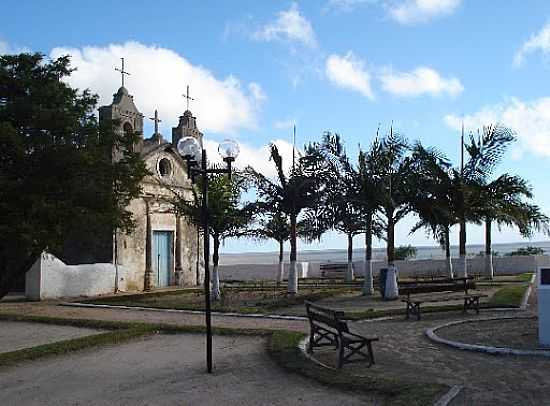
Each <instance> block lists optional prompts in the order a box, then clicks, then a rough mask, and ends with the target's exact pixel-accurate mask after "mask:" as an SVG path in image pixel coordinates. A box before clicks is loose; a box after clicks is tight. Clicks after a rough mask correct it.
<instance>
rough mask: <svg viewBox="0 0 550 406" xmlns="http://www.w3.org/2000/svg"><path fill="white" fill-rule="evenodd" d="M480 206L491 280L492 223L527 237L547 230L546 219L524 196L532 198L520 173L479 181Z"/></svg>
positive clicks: (492, 273)
mask: <svg viewBox="0 0 550 406" xmlns="http://www.w3.org/2000/svg"><path fill="white" fill-rule="evenodd" d="M478 193H479V200H478V201H479V202H480V204H481V207H480V209H479V212H480V216H481V219H483V220H484V222H485V272H486V275H487V276H488V277H489V278H490V279H493V275H494V271H493V254H492V248H491V237H492V235H491V226H492V224H493V223H496V224H497V225H498V227H499V228H500V227H501V226H503V225H506V226H515V227H517V228H518V229H519V232H520V233H521V234H522V235H523V236H524V237H530V236H531V235H532V234H533V231H535V230H536V231H541V230H544V231H546V232H548V222H549V218H548V217H547V216H546V215H544V214H543V213H542V212H541V210H540V208H539V207H538V206H536V205H534V204H530V203H528V202H525V201H524V200H523V199H524V198H525V199H531V198H532V197H533V193H532V190H531V187H530V185H529V184H528V183H527V181H526V180H524V179H522V178H521V177H519V176H511V175H508V174H503V175H501V176H499V177H498V178H497V179H495V180H493V181H492V182H490V183H488V184H480V185H479V189H478Z"/></svg>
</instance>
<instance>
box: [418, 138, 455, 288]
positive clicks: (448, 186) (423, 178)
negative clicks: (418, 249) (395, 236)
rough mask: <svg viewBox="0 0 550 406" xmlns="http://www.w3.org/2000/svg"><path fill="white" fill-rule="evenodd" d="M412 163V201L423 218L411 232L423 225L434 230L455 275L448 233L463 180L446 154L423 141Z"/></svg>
mask: <svg viewBox="0 0 550 406" xmlns="http://www.w3.org/2000/svg"><path fill="white" fill-rule="evenodd" d="M412 162H413V164H412V169H413V173H414V174H415V176H414V178H413V182H414V185H413V187H411V202H410V204H411V207H412V209H413V211H414V212H415V213H416V214H417V215H418V217H419V218H420V220H419V221H418V223H417V224H416V225H415V226H414V227H413V228H412V230H411V234H412V233H414V232H415V231H417V230H419V229H421V228H427V229H429V230H430V231H431V233H432V234H433V236H434V237H435V239H436V241H438V242H439V244H441V246H442V247H443V248H444V250H445V258H446V266H447V274H448V275H449V277H450V278H453V277H454V274H453V267H452V260H451V248H450V238H449V234H450V228H451V227H452V226H453V225H454V224H456V223H457V222H458V219H457V214H456V213H457V206H458V203H457V198H458V193H459V192H460V179H459V178H458V177H457V176H456V173H455V171H453V170H452V168H451V164H450V162H449V161H448V159H447V157H446V156H445V155H444V154H443V153H441V152H440V151H438V150H437V149H435V148H425V147H424V146H423V145H422V144H421V143H416V144H415V145H414V147H413V150H412Z"/></svg>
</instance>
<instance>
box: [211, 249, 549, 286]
mask: <svg viewBox="0 0 550 406" xmlns="http://www.w3.org/2000/svg"><path fill="white" fill-rule="evenodd" d="M307 264H308V265H307V272H306V273H307V276H309V277H318V276H321V272H320V269H319V266H320V264H319V263H318V262H309V263H307ZM395 265H396V267H397V268H398V269H399V275H401V276H413V275H415V274H420V275H431V274H436V275H439V274H440V275H446V265H445V260H444V259H425V260H424V259H422V260H413V261H395ZM458 265H459V264H458V258H455V259H453V269H455V274H456V271H457V270H458ZM484 266H485V258H484V257H473V258H468V272H469V273H476V274H479V273H484V272H485V268H484ZM539 266H550V256H548V255H537V256H533V255H529V256H513V257H494V258H493V267H494V270H495V275H499V274H500V275H506V274H520V273H524V272H536V270H537V268H538V267H539ZM384 267H386V263H385V262H383V261H374V262H373V272H374V275H377V274H378V273H379V272H380V268H384ZM354 268H355V269H356V270H357V272H356V275H357V276H362V275H361V270H362V269H363V263H362V262H359V261H357V262H354ZM277 269H278V264H237V265H220V270H219V271H220V279H221V280H231V279H235V280H275V278H276V275H277ZM344 273H345V272H343V273H342V277H343V276H344ZM302 275H303V274H300V277H303V276H302ZM287 276H288V264H285V278H286V277H287Z"/></svg>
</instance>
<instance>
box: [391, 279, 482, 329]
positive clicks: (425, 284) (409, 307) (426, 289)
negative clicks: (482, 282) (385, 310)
mask: <svg viewBox="0 0 550 406" xmlns="http://www.w3.org/2000/svg"><path fill="white" fill-rule="evenodd" d="M475 288H476V285H475V282H474V280H473V277H467V278H454V279H450V278H449V279H441V280H437V281H416V282H414V283H413V284H407V286H404V287H400V288H399V293H400V294H406V295H407V298H406V299H402V300H401V301H402V302H404V303H406V318H407V319H408V318H410V315H411V314H412V315H416V319H417V320H420V317H421V309H420V306H421V305H422V304H423V303H438V302H450V301H454V300H462V301H463V307H462V311H463V313H466V312H467V311H468V309H474V310H475V311H476V314H479V299H480V298H482V297H487V295H484V294H481V293H473V294H470V293H468V289H475ZM436 292H437V293H439V292H441V293H445V292H464V294H463V295H461V296H460V297H457V296H447V297H437V298H411V295H412V294H420V293H436Z"/></svg>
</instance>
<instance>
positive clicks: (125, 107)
mask: <svg viewBox="0 0 550 406" xmlns="http://www.w3.org/2000/svg"><path fill="white" fill-rule="evenodd" d="M99 119H100V121H103V122H105V121H110V122H113V124H114V123H116V125H117V126H118V127H119V128H118V129H117V130H118V131H133V132H136V133H137V134H139V135H140V139H139V142H138V143H137V145H136V148H137V150H138V151H139V152H140V154H141V156H142V158H143V160H144V161H145V163H146V165H147V169H148V170H149V171H150V172H151V175H150V176H147V177H146V178H145V179H144V180H143V184H142V187H143V194H142V196H141V197H140V198H139V199H135V200H133V201H132V202H131V204H130V210H131V212H132V214H133V216H134V220H135V221H136V228H135V229H134V231H133V232H132V233H131V234H129V235H127V234H124V233H120V232H119V233H116V234H114V235H113V237H112V241H110V244H109V245H111V246H112V263H113V264H115V265H116V266H120V267H121V268H123V269H124V276H123V277H124V278H126V280H125V281H122V282H123V284H124V286H125V288H126V289H125V290H150V289H155V288H163V287H168V286H192V285H198V284H200V283H201V281H202V279H203V274H204V267H203V262H202V259H201V254H200V251H201V250H199V247H200V246H201V241H202V236H200V235H199V233H198V230H197V227H195V226H194V225H193V224H191V223H190V222H189V221H188V220H187V219H186V218H182V217H179V216H177V215H176V214H175V213H174V210H173V208H172V205H171V204H170V203H168V201H169V200H170V198H173V197H174V191H176V192H177V193H178V194H179V195H180V196H183V197H184V198H185V199H189V200H192V199H193V194H192V190H191V187H192V184H191V181H190V179H189V178H188V176H187V165H186V162H185V160H184V159H182V158H181V156H180V155H179V154H178V152H177V150H176V146H177V143H178V141H179V140H180V139H181V138H182V137H186V136H192V137H195V138H196V139H197V140H198V141H199V143H200V144H201V145H202V137H203V134H202V133H201V132H200V131H199V130H198V128H197V122H196V118H195V117H193V115H192V114H191V111H189V110H186V111H185V112H184V113H183V115H182V116H181V117H180V118H179V123H178V126H177V127H175V128H172V139H171V142H168V141H166V140H165V139H164V138H163V137H162V135H161V134H160V132H159V126H158V123H159V121H160V120H159V118H158V115H157V112H156V111H155V116H154V117H152V118H151V120H154V122H155V132H154V134H152V135H151V137H149V138H144V137H143V119H144V116H143V114H141V113H140V111H139V110H138V109H137V107H136V105H135V103H134V100H133V96H131V95H130V94H129V93H128V90H126V88H125V87H124V86H122V87H120V88H119V89H118V91H117V93H116V94H114V96H113V102H112V103H111V104H110V105H108V106H103V107H100V109H99Z"/></svg>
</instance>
